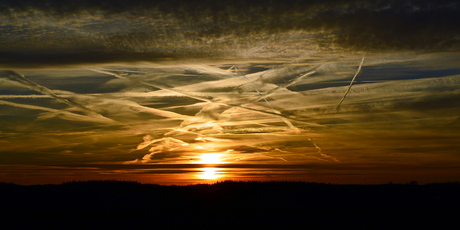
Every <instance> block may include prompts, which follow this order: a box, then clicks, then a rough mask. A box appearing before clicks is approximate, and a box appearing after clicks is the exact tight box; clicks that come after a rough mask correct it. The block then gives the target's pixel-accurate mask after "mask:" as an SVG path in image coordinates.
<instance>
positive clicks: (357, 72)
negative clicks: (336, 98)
mask: <svg viewBox="0 0 460 230" xmlns="http://www.w3.org/2000/svg"><path fill="white" fill-rule="evenodd" d="M365 56H366V54H363V59H361V63H360V64H359V67H358V69H357V70H356V73H355V76H353V79H351V82H350V85H349V86H348V89H347V91H346V92H345V94H344V95H343V97H342V100H340V102H339V104H338V105H337V107H335V111H336V112H338V111H339V110H340V105H341V104H342V102H343V101H344V100H345V98H346V97H347V94H348V92H350V89H351V86H352V85H353V82H354V81H355V79H356V77H357V76H358V74H359V72H361V68H362V67H363V63H364V57H365Z"/></svg>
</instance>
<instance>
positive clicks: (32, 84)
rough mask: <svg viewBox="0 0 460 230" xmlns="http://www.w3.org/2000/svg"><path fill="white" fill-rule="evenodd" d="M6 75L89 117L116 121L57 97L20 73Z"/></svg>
mask: <svg viewBox="0 0 460 230" xmlns="http://www.w3.org/2000/svg"><path fill="white" fill-rule="evenodd" d="M3 72H4V73H6V75H7V76H8V78H9V79H10V80H13V81H18V82H20V83H21V84H23V85H24V86H26V87H27V88H29V89H31V90H34V91H37V92H39V93H42V94H45V95H49V96H50V97H52V98H54V99H56V100H58V101H60V102H63V103H65V104H67V105H70V106H73V107H75V108H78V109H80V110H83V111H85V112H86V113H87V114H88V115H89V116H91V117H95V118H103V119H107V120H110V121H114V120H112V119H110V118H107V117H104V116H103V115H101V114H99V113H96V112H94V111H93V110H91V109H89V108H87V107H85V106H83V105H81V104H78V103H75V102H73V101H70V100H68V99H66V98H63V97H61V96H58V95H56V94H55V93H54V92H53V91H51V90H50V89H48V88H46V87H44V86H42V85H39V84H37V83H35V82H33V81H31V80H29V79H27V78H26V77H24V76H23V75H21V74H19V73H16V72H15V71H12V70H4V71H3Z"/></svg>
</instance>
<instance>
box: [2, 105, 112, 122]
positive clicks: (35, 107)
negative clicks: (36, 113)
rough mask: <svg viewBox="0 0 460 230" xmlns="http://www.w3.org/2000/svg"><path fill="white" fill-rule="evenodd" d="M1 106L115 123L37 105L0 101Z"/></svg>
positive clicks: (83, 119) (82, 119)
mask: <svg viewBox="0 0 460 230" xmlns="http://www.w3.org/2000/svg"><path fill="white" fill-rule="evenodd" d="M0 105H8V106H13V107H18V108H24V109H33V110H42V111H48V112H53V113H56V114H65V115H67V116H69V117H74V118H75V119H77V120H81V121H91V122H99V123H113V122H112V121H111V120H107V119H102V117H90V116H86V115H81V114H76V113H72V112H68V111H65V110H59V109H52V108H48V107H42V106H37V105H28V104H19V103H14V102H10V101H4V100H0Z"/></svg>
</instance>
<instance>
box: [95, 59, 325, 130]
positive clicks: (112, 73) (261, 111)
mask: <svg viewBox="0 0 460 230" xmlns="http://www.w3.org/2000/svg"><path fill="white" fill-rule="evenodd" d="M318 67H319V66H317V67H315V68H318ZM87 69H89V70H93V71H95V72H99V73H105V74H108V75H112V76H115V77H117V78H121V79H125V78H126V79H129V80H132V81H135V80H134V79H131V78H129V77H125V76H121V75H120V74H118V73H117V72H116V71H113V72H112V71H110V70H104V69H102V68H98V69H94V68H87ZM309 74H312V73H310V72H309V73H307V74H304V75H301V76H300V77H304V76H307V75H309ZM300 77H298V78H300ZM137 82H138V83H140V84H143V85H147V86H151V87H155V88H158V89H162V90H165V91H170V92H174V93H178V94H181V95H184V96H186V97H189V98H193V99H196V100H200V101H204V102H208V103H214V104H221V105H225V106H229V107H237V108H242V109H245V110H250V111H253V112H256V113H261V114H266V115H272V116H277V117H283V118H287V119H290V120H295V121H299V122H302V123H305V124H309V125H312V126H322V125H319V124H315V123H311V122H305V121H300V120H297V119H294V118H291V117H287V116H285V115H283V114H280V113H279V114H278V113H273V112H268V111H264V110H258V109H253V108H249V107H246V106H244V105H241V104H230V103H227V102H225V101H214V100H212V99H208V98H204V97H201V96H196V95H193V94H190V93H187V92H184V91H181V90H177V89H174V88H169V87H166V86H162V85H159V84H153V83H149V82H145V81H142V80H137ZM292 83H293V82H291V84H292ZM289 85H290V84H289ZM286 87H288V86H286ZM276 91H277V90H274V91H273V92H271V93H270V95H271V94H273V93H274V92H276ZM261 99H262V97H260V99H258V100H257V101H259V100H261ZM249 103H253V101H251V102H249ZM249 103H245V104H249Z"/></svg>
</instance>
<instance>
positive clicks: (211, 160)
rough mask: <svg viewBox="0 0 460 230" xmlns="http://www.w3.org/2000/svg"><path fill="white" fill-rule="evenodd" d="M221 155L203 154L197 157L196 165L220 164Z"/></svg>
mask: <svg viewBox="0 0 460 230" xmlns="http://www.w3.org/2000/svg"><path fill="white" fill-rule="evenodd" d="M223 155H224V154H222V153H203V154H201V155H200V156H199V157H198V159H199V160H198V161H197V162H196V163H198V164H222V163H225V162H223V161H222V156H223Z"/></svg>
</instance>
